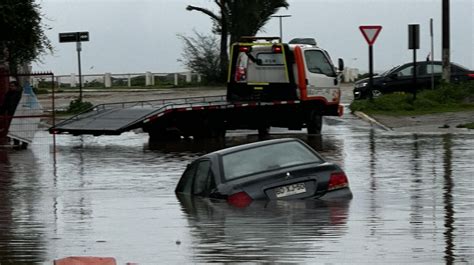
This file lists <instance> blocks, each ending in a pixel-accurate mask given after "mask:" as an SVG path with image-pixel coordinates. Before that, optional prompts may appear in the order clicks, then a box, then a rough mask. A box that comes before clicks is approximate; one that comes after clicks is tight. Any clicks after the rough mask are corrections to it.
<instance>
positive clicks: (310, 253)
mask: <svg viewBox="0 0 474 265" xmlns="http://www.w3.org/2000/svg"><path fill="white" fill-rule="evenodd" d="M178 199H179V201H180V203H181V207H182V211H183V212H184V213H185V216H186V217H187V219H188V226H189V227H192V230H191V236H192V241H193V242H192V245H193V246H194V251H196V252H197V253H195V260H194V261H196V262H223V263H229V262H246V261H253V262H255V261H261V262H270V263H272V262H298V261H304V260H306V259H308V258H310V259H312V258H313V257H314V256H315V255H318V253H320V252H322V250H323V249H324V245H326V244H329V243H330V241H337V240H338V238H340V237H342V236H343V235H344V233H345V231H346V230H347V227H346V220H347V218H348V212H349V203H350V201H347V202H332V203H323V202H317V201H293V202H288V201H277V202H258V201H257V202H253V203H252V204H251V205H250V206H248V207H246V208H236V207H233V206H231V205H229V204H227V203H225V202H221V201H212V200H209V199H205V198H195V197H194V198H193V197H191V196H183V195H179V196H178ZM322 238H326V240H324V241H321V239H322Z"/></svg>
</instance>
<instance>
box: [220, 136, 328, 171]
mask: <svg viewBox="0 0 474 265" xmlns="http://www.w3.org/2000/svg"><path fill="white" fill-rule="evenodd" d="M323 162H324V161H323V160H322V159H321V158H320V157H318V156H317V155H316V154H314V153H313V152H312V151H311V150H309V149H308V148H307V147H306V146H304V145H303V144H301V143H299V142H296V141H294V142H283V143H277V144H271V145H265V146H259V147H255V148H251V149H245V150H241V151H237V152H233V153H230V154H226V155H224V156H223V157H222V163H223V167H224V178H225V179H226V180H232V179H236V178H240V177H243V176H246V175H249V174H254V173H259V172H264V171H269V170H275V169H279V168H284V167H289V166H295V165H302V164H307V163H323Z"/></svg>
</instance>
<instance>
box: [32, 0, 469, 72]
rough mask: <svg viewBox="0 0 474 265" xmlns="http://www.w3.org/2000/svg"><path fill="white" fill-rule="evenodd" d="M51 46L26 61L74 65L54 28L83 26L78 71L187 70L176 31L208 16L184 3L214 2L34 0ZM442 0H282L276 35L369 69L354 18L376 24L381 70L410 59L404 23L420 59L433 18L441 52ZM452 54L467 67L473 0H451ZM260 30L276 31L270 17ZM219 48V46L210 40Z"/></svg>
mask: <svg viewBox="0 0 474 265" xmlns="http://www.w3.org/2000/svg"><path fill="white" fill-rule="evenodd" d="M37 2H38V3H39V4H40V6H41V7H42V13H43V14H44V17H45V19H44V22H45V23H46V24H47V25H48V26H49V27H51V28H52V29H51V30H48V31H47V32H46V33H47V35H48V37H49V38H50V40H51V42H52V44H53V46H54V50H55V51H54V54H53V55H46V56H43V58H42V63H36V64H34V65H33V68H34V70H35V71H45V70H50V71H53V73H55V74H56V75H64V74H70V73H74V72H75V73H77V52H76V45H75V43H59V40H58V34H59V33H60V32H75V31H89V34H90V41H89V42H84V43H83V50H82V53H81V59H82V73H83V74H101V73H105V72H111V73H117V74H118V73H139V72H145V71H151V72H159V73H164V72H177V71H178V72H179V71H186V69H185V68H184V66H183V65H182V64H181V63H180V62H178V59H179V58H181V52H182V49H183V45H182V42H181V40H180V39H178V38H177V34H184V35H188V36H192V34H193V30H196V31H198V32H200V33H206V34H208V33H210V32H211V21H210V19H209V18H208V17H207V16H205V15H203V14H201V13H198V12H195V11H194V12H189V11H186V9H185V8H186V6H187V5H188V4H191V5H197V6H202V7H208V8H211V9H213V10H216V7H215V4H214V1H212V0H37ZM441 2H442V0H288V3H289V4H290V7H289V8H288V9H282V10H280V11H279V12H278V14H288V15H291V17H290V18H285V19H283V39H284V41H288V40H290V39H291V38H295V37H313V38H315V39H316V41H317V42H318V45H319V46H320V47H322V48H324V49H326V50H328V51H329V53H330V54H331V56H332V58H333V60H334V61H336V59H337V58H343V59H344V61H345V63H346V66H349V67H356V68H360V69H361V70H365V69H368V46H367V43H366V41H365V39H364V38H363V36H362V34H361V33H360V31H359V26H360V25H381V26H382V27H383V29H382V31H381V33H380V35H379V36H378V38H377V41H376V43H375V45H374V68H375V69H376V70H385V69H388V68H391V67H392V66H396V65H399V64H402V63H405V62H409V61H412V60H413V53H412V51H411V50H408V24H420V32H421V33H420V36H421V44H420V45H421V48H420V49H419V50H418V51H417V58H419V59H420V60H424V59H425V58H426V56H427V55H428V53H429V52H430V50H431V46H430V32H429V20H430V18H433V19H434V35H435V36H434V49H435V59H438V60H440V59H441ZM450 2H451V12H450V14H451V61H453V62H456V63H459V64H461V65H464V66H466V67H468V68H471V69H474V1H473V0H451V1H450ZM259 35H261V36H269V35H272V36H278V35H279V20H278V19H276V18H273V19H271V20H270V21H269V22H268V24H267V25H266V26H265V28H264V32H261V33H260V34H259ZM216 49H218V47H216Z"/></svg>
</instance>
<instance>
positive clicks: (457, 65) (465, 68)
mask: <svg viewBox="0 0 474 265" xmlns="http://www.w3.org/2000/svg"><path fill="white" fill-rule="evenodd" d="M431 62H433V63H434V64H442V63H443V62H442V61H417V62H416V64H428V63H431ZM407 65H413V62H408V63H405V64H403V65H401V66H407ZM453 65H454V66H456V67H459V68H462V69H464V70H468V68H467V67H465V66H462V65H460V64H458V63H453V62H451V66H453ZM392 69H393V68H392Z"/></svg>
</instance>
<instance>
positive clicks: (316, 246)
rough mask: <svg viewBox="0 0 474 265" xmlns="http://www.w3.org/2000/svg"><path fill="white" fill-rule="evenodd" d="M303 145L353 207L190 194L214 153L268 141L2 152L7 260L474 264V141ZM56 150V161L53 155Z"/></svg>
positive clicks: (416, 138) (141, 142)
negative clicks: (196, 167)
mask: <svg viewBox="0 0 474 265" xmlns="http://www.w3.org/2000/svg"><path fill="white" fill-rule="evenodd" d="M326 128H327V133H326V134H325V135H323V136H322V137H321V136H320V137H308V136H306V135H305V134H303V133H279V134H272V135H271V136H270V138H282V137H297V138H300V139H302V140H304V141H306V142H307V143H309V144H310V145H311V146H313V147H314V148H315V149H316V150H318V151H319V152H320V153H321V154H322V155H323V156H324V157H326V158H327V159H328V160H329V161H332V162H335V163H337V164H339V165H341V166H342V167H343V168H344V170H345V171H346V173H347V175H348V177H349V182H350V185H351V189H352V191H353V194H354V198H353V200H352V201H350V205H349V203H347V204H322V203H318V202H314V201H297V202H287V201H284V202H276V203H275V202H274V203H265V202H256V203H253V204H252V205H251V206H250V207H248V208H244V209H237V208H233V207H232V206H230V205H227V203H225V202H215V201H210V200H206V199H190V198H189V197H184V198H182V197H179V198H177V197H176V195H175V194H174V188H175V185H176V183H177V181H178V179H179V177H180V175H181V172H182V171H183V170H184V168H185V167H186V164H187V163H189V162H190V161H191V160H193V159H195V158H197V157H199V156H201V155H202V154H204V153H207V152H211V151H214V150H218V149H221V148H225V147H230V146H234V145H239V144H243V143H248V142H253V141H257V140H258V138H257V136H255V135H247V134H240V135H239V134H233V135H230V136H229V137H226V139H225V140H224V141H202V140H201V141H189V140H188V141H186V140H183V141H177V142H172V143H170V142H168V143H148V142H147V141H148V137H147V136H146V135H144V134H133V133H127V134H124V135H121V136H110V137H108V136H102V137H92V136H90V137H89V136H84V137H71V136H59V137H58V139H57V143H58V145H57V147H56V148H52V147H50V146H46V145H32V148H31V149H30V150H22V151H17V150H0V185H1V186H0V263H1V264H12V263H13V264H15V263H16V264H21V263H35V262H37V263H42V262H46V263H47V264H50V262H51V261H52V260H53V259H55V258H60V257H65V256H72V255H98V256H114V257H115V258H117V261H118V263H119V264H124V263H125V262H137V263H140V264H176V263H183V264H185V263H204V262H239V261H240V262H241V261H248V262H253V263H255V262H256V263H259V262H268V263H285V262H295V263H371V262H376V263H390V262H392V263H448V264H450V263H456V264H457V263H468V262H472V260H474V257H473V253H474V244H473V243H472V242H474V212H473V211H472V209H473V208H474V203H473V202H474V184H473V182H472V181H473V179H472V176H473V175H474V165H473V163H472V158H473V157H474V150H473V149H472V146H474V135H472V134H466V135H437V134H418V135H413V134H392V133H383V132H380V131H376V130H371V129H370V128H352V127H350V126H349V125H347V124H336V125H333V126H332V127H326ZM54 150H55V151H56V155H53V151H54Z"/></svg>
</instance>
